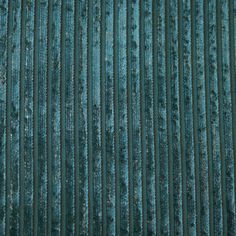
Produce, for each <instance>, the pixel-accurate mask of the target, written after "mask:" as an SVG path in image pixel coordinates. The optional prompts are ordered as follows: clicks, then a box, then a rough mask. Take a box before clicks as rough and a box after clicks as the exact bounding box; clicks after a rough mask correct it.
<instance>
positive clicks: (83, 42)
mask: <svg viewBox="0 0 236 236" xmlns="http://www.w3.org/2000/svg"><path fill="white" fill-rule="evenodd" d="M78 7H79V8H78V18H79V25H78V29H76V30H77V31H79V32H78V33H79V35H78V42H75V45H77V47H78V49H79V58H78V61H77V62H75V63H78V66H79V74H78V77H77V75H75V80H78V88H79V90H78V99H79V101H78V110H79V114H78V116H79V117H78V119H79V120H78V136H79V137H78V138H79V140H78V147H79V155H78V156H76V159H78V161H79V163H78V167H79V176H78V178H79V186H77V187H78V191H79V195H78V198H79V204H78V209H79V210H78V211H76V212H77V214H78V215H79V225H78V227H79V235H85V234H87V233H88V212H89V210H88V155H87V151H88V142H89V141H88V129H87V127H88V121H87V119H88V113H87V105H88V93H87V75H88V74H89V71H87V69H88V65H87V58H88V57H87V38H88V32H87V26H88V20H87V17H88V5H87V1H81V4H79V6H78ZM76 16H77V15H76ZM75 92H76V91H75ZM76 226H77V225H76Z"/></svg>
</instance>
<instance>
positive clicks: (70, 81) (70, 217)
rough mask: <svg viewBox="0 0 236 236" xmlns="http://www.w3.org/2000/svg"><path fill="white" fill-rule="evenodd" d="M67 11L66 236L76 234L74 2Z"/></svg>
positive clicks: (65, 98) (69, 2)
mask: <svg viewBox="0 0 236 236" xmlns="http://www.w3.org/2000/svg"><path fill="white" fill-rule="evenodd" d="M64 7H65V8H64V10H65V18H64V20H65V22H64V24H65V28H64V30H65V32H63V33H64V34H65V38H64V40H65V41H64V46H65V51H64V53H65V55H64V56H65V64H64V66H65V68H64V69H65V70H64V76H65V77H64V79H65V88H64V89H65V91H64V92H65V93H64V95H65V97H64V103H65V104H64V105H65V121H64V122H65V140H64V142H65V159H64V161H65V163H64V164H65V198H66V199H65V204H66V209H65V218H66V219H65V220H66V222H65V224H66V225H65V226H66V235H73V234H74V227H75V225H74V216H75V211H74V204H75V202H74V200H75V199H74V41H73V40H74V24H73V23H74V2H73V1H67V0H65V2H64Z"/></svg>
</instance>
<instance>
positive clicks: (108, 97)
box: [101, 0, 116, 235]
mask: <svg viewBox="0 0 236 236" xmlns="http://www.w3.org/2000/svg"><path fill="white" fill-rule="evenodd" d="M113 8H114V3H113V1H109V0H106V1H105V11H104V15H105V16H104V17H105V19H104V20H105V21H106V22H105V23H104V24H105V41H106V44H105V55H104V56H105V58H104V60H105V61H104V62H101V63H104V64H105V71H104V73H105V75H104V77H105V81H104V82H105V101H104V102H105V107H104V109H105V144H106V147H105V152H106V154H105V155H106V172H105V171H104V172H103V174H104V175H105V178H106V211H107V212H106V214H107V215H106V217H107V222H106V223H107V228H106V233H107V235H115V223H116V217H115V143H114V99H113V97H114V70H113V68H114V64H113V46H114V38H113V32H114V31H113V30H114V19H113ZM103 234H104V232H103Z"/></svg>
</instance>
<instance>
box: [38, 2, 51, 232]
mask: <svg viewBox="0 0 236 236" xmlns="http://www.w3.org/2000/svg"><path fill="white" fill-rule="evenodd" d="M38 8H39V15H38V16H39V25H38V28H37V29H38V31H39V33H38V42H37V43H38V45H39V50H38V55H37V57H38V110H37V111H36V112H37V114H36V115H37V116H38V132H37V134H35V135H37V136H38V160H37V161H38V169H37V170H36V171H37V172H38V189H37V190H38V234H45V233H46V229H47V228H46V225H47V145H46V143H47V137H46V129H47V96H46V94H47V86H46V85H47V80H46V78H47V77H46V76H47V64H48V61H47V34H48V32H47V22H48V9H47V8H48V2H47V1H45V0H41V1H39V5H38Z"/></svg>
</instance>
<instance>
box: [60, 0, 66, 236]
mask: <svg viewBox="0 0 236 236" xmlns="http://www.w3.org/2000/svg"><path fill="white" fill-rule="evenodd" d="M65 5H66V4H65V0H62V3H61V44H60V46H61V48H60V49H61V54H60V56H61V58H60V60H61V72H60V75H61V78H60V79H61V81H60V125H61V126H60V137H61V147H60V152H61V225H60V228H61V229H60V231H61V235H62V236H64V235H66V148H65V145H66V141H65V136H66V135H65V130H66V127H65V112H66V109H65V93H66V91H65V83H66V82H65V80H66V74H65V61H66V59H65V54H66V53H65V50H66V36H65V34H66V32H65V27H66V26H65V22H66V13H65V8H66V7H65Z"/></svg>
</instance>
